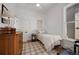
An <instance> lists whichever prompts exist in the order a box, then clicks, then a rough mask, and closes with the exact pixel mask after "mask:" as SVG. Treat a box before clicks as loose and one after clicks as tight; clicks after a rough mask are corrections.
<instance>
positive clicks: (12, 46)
mask: <svg viewBox="0 0 79 59" xmlns="http://www.w3.org/2000/svg"><path fill="white" fill-rule="evenodd" d="M22 36H23V34H22V32H16V29H15V28H0V55H19V54H21V53H22V46H23V43H22V41H23V40H22V39H23V38H22Z"/></svg>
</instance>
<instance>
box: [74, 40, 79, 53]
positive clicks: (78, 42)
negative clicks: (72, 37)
mask: <svg viewBox="0 0 79 59" xmlns="http://www.w3.org/2000/svg"><path fill="white" fill-rule="evenodd" d="M76 47H78V54H79V41H75V44H74V53H75V54H76Z"/></svg>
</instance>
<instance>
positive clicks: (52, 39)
mask: <svg viewBox="0 0 79 59" xmlns="http://www.w3.org/2000/svg"><path fill="white" fill-rule="evenodd" d="M38 39H39V40H40V41H41V42H42V43H43V44H44V47H45V49H46V50H47V52H49V51H51V50H52V49H53V48H54V46H56V45H60V41H61V40H62V39H61V37H60V36H59V35H50V34H41V33H40V34H38Z"/></svg>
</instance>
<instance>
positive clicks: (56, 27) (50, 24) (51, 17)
mask: <svg viewBox="0 0 79 59" xmlns="http://www.w3.org/2000/svg"><path fill="white" fill-rule="evenodd" d="M65 5H67V4H60V3H58V4H56V5H55V6H53V7H52V8H51V9H50V10H49V11H48V12H47V13H46V14H45V31H46V33H49V34H58V35H61V36H62V35H63V30H64V29H63V21H64V20H63V17H64V15H63V8H64V6H65Z"/></svg>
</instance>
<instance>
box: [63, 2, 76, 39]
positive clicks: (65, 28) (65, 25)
mask: <svg viewBox="0 0 79 59" xmlns="http://www.w3.org/2000/svg"><path fill="white" fill-rule="evenodd" d="M75 4H76V3H71V4H68V5H66V6H65V7H64V9H63V15H64V17H63V19H64V21H63V35H64V36H63V38H68V37H67V23H66V10H67V9H68V8H69V7H71V6H73V5H75Z"/></svg>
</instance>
